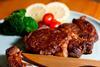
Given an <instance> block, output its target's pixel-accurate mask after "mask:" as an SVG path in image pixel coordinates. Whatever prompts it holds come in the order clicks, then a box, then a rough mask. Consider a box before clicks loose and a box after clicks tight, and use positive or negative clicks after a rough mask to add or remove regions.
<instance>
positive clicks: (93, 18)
mask: <svg viewBox="0 0 100 67" xmlns="http://www.w3.org/2000/svg"><path fill="white" fill-rule="evenodd" d="M71 12H72V13H75V14H79V15H83V16H86V17H88V18H89V19H92V20H94V21H96V22H97V23H98V24H100V20H98V19H96V18H95V17H93V16H90V15H88V14H85V13H82V12H78V11H73V10H71Z"/></svg>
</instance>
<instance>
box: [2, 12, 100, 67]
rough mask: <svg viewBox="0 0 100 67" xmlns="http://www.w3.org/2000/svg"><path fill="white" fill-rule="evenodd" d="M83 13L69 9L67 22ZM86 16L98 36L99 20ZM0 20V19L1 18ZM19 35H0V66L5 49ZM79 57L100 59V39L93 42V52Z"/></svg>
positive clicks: (3, 64)
mask: <svg viewBox="0 0 100 67" xmlns="http://www.w3.org/2000/svg"><path fill="white" fill-rule="evenodd" d="M83 15H85V14H82V13H79V12H75V11H71V15H70V17H69V18H68V22H71V21H72V19H73V18H79V17H80V16H83ZM85 16H87V20H88V21H90V22H91V23H92V24H93V25H94V26H95V28H96V30H97V32H98V35H99V37H100V20H97V19H95V18H93V17H91V16H88V15H85ZM1 22H2V20H1ZM19 38H20V37H18V36H3V35H0V67H6V58H5V50H6V49H7V48H9V47H11V46H12V45H13V43H15V42H16V41H17V40H18V39H19ZM81 58H85V59H95V60H100V39H99V40H98V41H97V42H96V43H95V44H94V48H93V53H92V54H90V55H82V57H81Z"/></svg>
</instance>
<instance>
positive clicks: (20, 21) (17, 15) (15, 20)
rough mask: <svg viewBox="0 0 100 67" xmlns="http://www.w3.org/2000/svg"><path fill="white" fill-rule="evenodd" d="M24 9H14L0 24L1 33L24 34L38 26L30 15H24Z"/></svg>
mask: <svg viewBox="0 0 100 67" xmlns="http://www.w3.org/2000/svg"><path fill="white" fill-rule="evenodd" d="M25 12H26V10H25V9H21V10H17V11H14V12H13V13H12V14H11V15H10V16H8V17H6V18H5V19H4V20H5V21H4V23H2V24H1V25H0V28H1V33H2V34H5V35H24V34H26V33H29V32H33V31H35V30H36V29H37V28H38V24H37V22H36V21H35V20H34V19H33V18H31V17H25Z"/></svg>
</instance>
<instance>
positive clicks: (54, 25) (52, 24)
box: [50, 19, 61, 28]
mask: <svg viewBox="0 0 100 67" xmlns="http://www.w3.org/2000/svg"><path fill="white" fill-rule="evenodd" d="M60 24H61V23H60V22H58V21H57V20H55V19H54V20H52V23H51V24H50V28H56V27H58V26H59V25H60Z"/></svg>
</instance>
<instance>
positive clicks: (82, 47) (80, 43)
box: [57, 16, 98, 57]
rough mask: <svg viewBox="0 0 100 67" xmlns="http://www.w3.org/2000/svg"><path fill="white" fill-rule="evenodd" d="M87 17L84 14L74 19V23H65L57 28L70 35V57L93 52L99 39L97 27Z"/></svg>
mask: <svg viewBox="0 0 100 67" xmlns="http://www.w3.org/2000/svg"><path fill="white" fill-rule="evenodd" d="M85 19H86V17H84V16H82V17H80V19H73V21H72V22H73V23H70V24H68V23H65V24H62V25H60V26H59V27H58V28H57V29H59V30H61V31H63V32H66V33H67V34H68V36H69V44H68V56H70V57H80V56H81V55H82V54H83V53H84V54H90V53H92V48H93V44H94V42H95V41H97V40H98V35H97V33H96V29H95V27H94V26H93V25H92V24H91V23H89V22H88V21H86V20H85Z"/></svg>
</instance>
